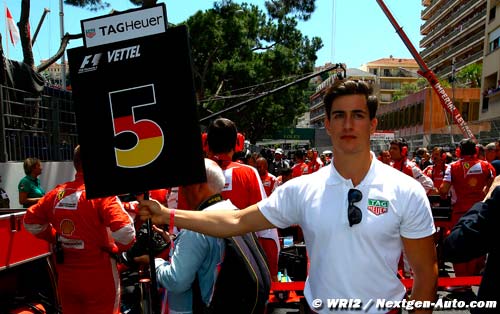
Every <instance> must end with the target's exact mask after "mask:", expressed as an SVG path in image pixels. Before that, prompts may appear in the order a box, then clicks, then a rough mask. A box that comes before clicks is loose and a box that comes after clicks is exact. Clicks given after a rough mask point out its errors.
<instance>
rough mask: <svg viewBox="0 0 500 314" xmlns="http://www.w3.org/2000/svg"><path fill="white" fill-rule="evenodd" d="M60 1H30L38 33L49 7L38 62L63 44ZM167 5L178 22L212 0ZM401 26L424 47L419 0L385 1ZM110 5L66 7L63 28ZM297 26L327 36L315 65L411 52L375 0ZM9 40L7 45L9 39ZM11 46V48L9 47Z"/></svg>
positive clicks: (318, 13) (327, 6)
mask: <svg viewBox="0 0 500 314" xmlns="http://www.w3.org/2000/svg"><path fill="white" fill-rule="evenodd" d="M105 1H106V2H108V3H110V4H111V7H112V8H114V9H116V10H126V9H130V8H133V5H132V4H131V3H130V2H129V1H128V0H105ZM59 2H60V1H59V0H31V13H30V25H31V31H32V34H34V32H35V29H36V28H37V25H38V24H39V22H40V19H41V17H42V14H43V11H44V8H47V9H49V10H50V12H49V13H48V14H47V15H46V17H45V19H44V21H43V24H42V25H41V28H40V31H39V33H38V37H37V39H36V42H35V45H34V46H33V55H34V57H35V63H36V64H37V65H38V64H39V63H40V60H42V59H47V58H49V57H50V56H52V55H54V54H55V53H56V52H57V50H58V48H59V44H60V38H61V24H60V20H61V19H60V7H59ZM158 2H162V3H165V5H166V8H167V18H168V20H169V22H170V23H174V24H177V23H180V22H183V21H185V20H186V19H187V18H188V17H190V16H191V15H193V14H194V13H195V12H197V11H199V10H202V11H203V10H207V9H210V8H211V7H212V6H213V3H214V0H159V1H158ZM234 2H236V3H243V2H247V3H253V4H257V5H259V6H261V7H262V9H264V6H263V5H264V0H247V1H240V0H234ZM384 3H385V4H386V6H387V7H388V8H389V10H390V11H391V13H392V15H393V16H394V18H395V19H396V20H397V22H398V24H399V25H400V26H401V27H402V29H403V31H404V32H405V33H406V35H407V36H408V38H409V39H410V41H411V42H412V44H413V45H414V46H415V48H416V49H417V51H420V50H421V49H420V48H419V42H420V40H421V38H422V36H421V35H420V25H421V24H422V20H421V19H420V12H421V10H422V9H423V6H422V4H421V3H422V2H421V0H385V1H384ZM5 6H7V7H8V8H9V10H10V12H11V13H12V16H13V18H14V21H16V23H17V22H18V21H19V17H20V14H21V0H4V10H3V12H4V13H3V14H2V15H1V17H0V23H2V24H1V25H3V27H0V33H1V34H2V40H3V42H2V44H3V47H4V54H5V56H6V57H8V58H9V59H13V60H17V61H22V59H23V57H22V49H21V44H20V42H19V43H18V44H17V45H16V46H15V47H13V46H12V44H11V42H10V39H9V36H8V33H7V31H6V26H5V25H6V21H5ZM109 10H110V9H105V10H101V11H97V12H93V11H89V10H85V9H80V8H75V7H72V6H68V5H65V6H64V8H63V12H64V32H65V33H66V32H67V33H70V34H77V33H80V32H81V26H80V20H83V19H88V18H93V17H97V16H102V15H106V14H108V12H109ZM299 29H300V30H301V31H302V33H303V34H304V35H306V36H308V37H309V38H312V37H314V36H316V37H320V38H321V39H322V40H323V45H324V46H323V48H322V49H321V50H320V51H318V53H317V56H318V60H317V61H316V66H321V65H324V64H325V63H327V62H331V63H346V64H347V67H348V68H359V67H360V66H361V65H362V64H365V63H367V62H371V61H375V60H378V59H381V58H388V57H389V56H390V55H392V56H394V57H395V58H412V55H411V54H410V52H409V51H408V49H407V48H406V46H405V45H404V43H403V41H402V40H401V39H400V37H399V36H398V35H397V33H396V31H395V29H394V27H393V26H392V25H391V23H390V22H389V19H388V18H387V17H386V15H385V14H384V12H383V11H382V9H381V8H380V6H379V5H378V3H377V1H376V0H316V10H315V12H314V13H313V15H312V18H311V19H310V20H309V21H306V22H300V23H299ZM7 40H8V43H7ZM7 44H8V47H7ZM82 45H83V41H82V40H80V39H79V40H72V41H70V43H69V45H68V48H74V47H79V46H82Z"/></svg>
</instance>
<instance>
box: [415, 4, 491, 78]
mask: <svg viewBox="0 0 500 314" xmlns="http://www.w3.org/2000/svg"><path fill="white" fill-rule="evenodd" d="M422 4H423V5H424V7H425V8H424V9H423V10H422V13H421V17H422V20H423V24H422V25H421V26H420V33H421V34H422V35H423V38H422V40H421V41H420V48H422V51H421V53H420V55H421V56H422V58H423V60H424V61H425V63H426V64H427V66H428V67H429V69H431V70H432V71H433V72H434V73H435V74H436V75H437V76H438V77H439V78H446V77H450V76H451V75H452V72H453V70H455V71H457V70H460V69H461V68H463V67H465V66H467V65H469V64H473V63H481V62H482V59H483V47H484V38H485V24H486V22H485V21H486V0H422Z"/></svg>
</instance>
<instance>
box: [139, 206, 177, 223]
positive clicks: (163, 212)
mask: <svg viewBox="0 0 500 314" xmlns="http://www.w3.org/2000/svg"><path fill="white" fill-rule="evenodd" d="M169 213H170V211H169V210H168V208H166V207H165V206H163V205H161V204H160V203H159V202H158V201H157V200H141V201H139V212H138V214H139V217H140V219H141V220H143V221H146V220H148V219H150V218H151V221H152V222H153V224H155V225H167V224H169V220H170V219H169Z"/></svg>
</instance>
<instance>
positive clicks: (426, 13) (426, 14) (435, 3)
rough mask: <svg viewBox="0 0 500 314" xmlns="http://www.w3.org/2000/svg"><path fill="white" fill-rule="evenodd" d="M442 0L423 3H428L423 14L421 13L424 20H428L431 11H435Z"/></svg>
mask: <svg viewBox="0 0 500 314" xmlns="http://www.w3.org/2000/svg"><path fill="white" fill-rule="evenodd" d="M440 2H441V0H433V1H427V3H422V5H424V6H425V5H427V7H426V8H425V9H423V10H422V12H421V14H420V17H421V18H422V20H427V19H428V18H429V13H431V12H432V11H434V10H435V9H436V8H437V6H438V3H440Z"/></svg>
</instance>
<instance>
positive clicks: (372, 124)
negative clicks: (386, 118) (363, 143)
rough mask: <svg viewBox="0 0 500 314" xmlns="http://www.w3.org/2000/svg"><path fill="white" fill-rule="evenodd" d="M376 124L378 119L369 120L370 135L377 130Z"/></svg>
mask: <svg viewBox="0 0 500 314" xmlns="http://www.w3.org/2000/svg"><path fill="white" fill-rule="evenodd" d="M377 124H378V119H377V118H373V119H372V120H371V121H370V135H372V134H373V133H375V131H376V130H377Z"/></svg>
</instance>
